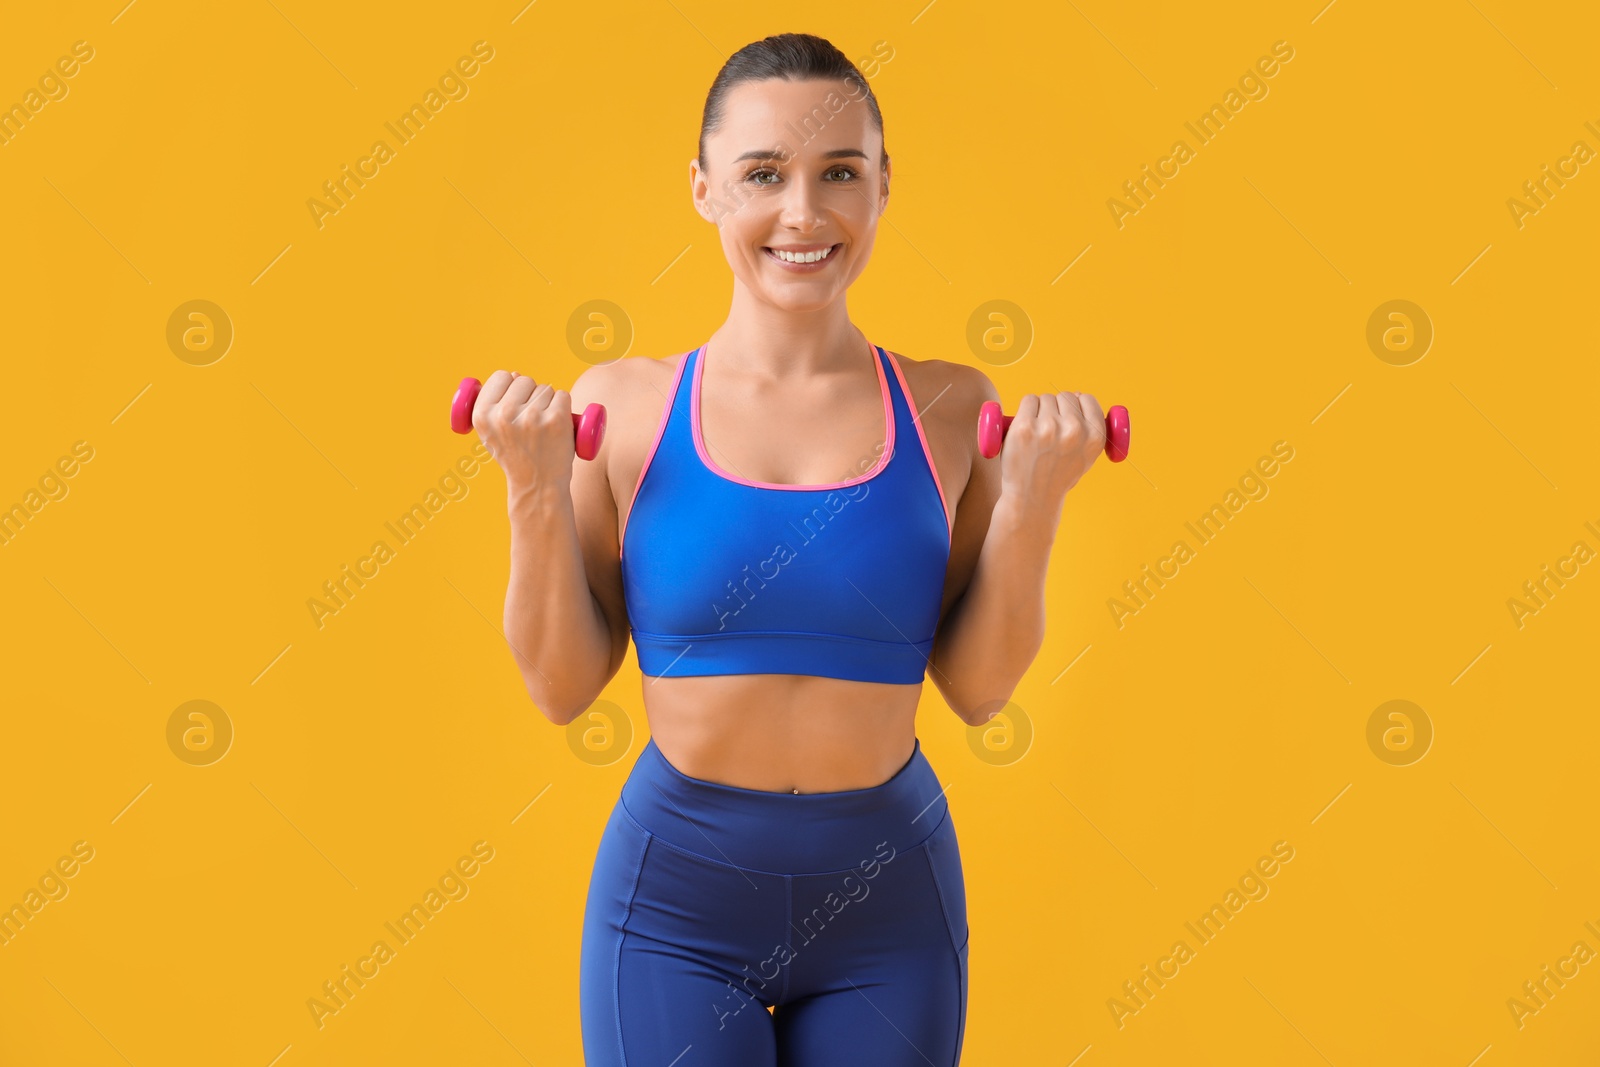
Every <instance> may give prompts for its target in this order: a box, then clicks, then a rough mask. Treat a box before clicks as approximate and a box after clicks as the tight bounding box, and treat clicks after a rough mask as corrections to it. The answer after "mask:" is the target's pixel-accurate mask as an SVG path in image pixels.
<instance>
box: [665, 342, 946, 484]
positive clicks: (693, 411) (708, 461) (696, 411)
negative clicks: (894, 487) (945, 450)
mask: <svg viewBox="0 0 1600 1067" xmlns="http://www.w3.org/2000/svg"><path fill="white" fill-rule="evenodd" d="M705 350H706V346H705V345H701V346H700V348H699V354H698V356H697V357H696V358H695V364H694V381H693V382H692V383H691V384H690V387H689V389H690V392H689V436H690V438H691V439H692V440H693V441H694V450H695V451H696V452H697V453H699V455H700V462H701V463H703V464H705V466H706V469H707V470H709V471H710V472H711V473H712V474H715V475H716V476H717V477H719V478H722V479H724V480H725V481H730V482H737V483H738V484H740V485H749V486H753V487H755V488H757V489H789V490H818V489H843V488H844V487H845V486H848V485H856V484H858V483H860V482H864V481H867V480H869V479H871V478H874V477H876V476H877V475H878V473H879V472H880V471H882V470H883V468H884V467H886V466H888V465H889V457H890V456H891V455H893V454H894V398H893V397H892V396H890V394H889V380H888V379H887V378H885V377H884V374H883V360H881V359H879V358H878V346H877V345H874V344H872V343H871V342H868V344H867V350H868V351H870V352H871V353H872V365H873V366H874V367H876V368H877V371H878V389H879V391H880V392H881V393H882V394H883V422H884V426H885V427H887V429H886V430H885V431H884V443H883V453H882V454H881V455H880V456H879V457H878V462H877V463H876V464H874V465H873V467H872V469H871V470H869V471H867V472H865V473H863V474H858V475H856V476H855V477H854V478H850V479H848V480H847V481H842V482H828V483H826V484H823V485H791V484H784V483H780V482H752V481H750V480H749V479H747V478H740V477H739V476H737V475H734V474H729V473H728V472H727V471H725V470H723V469H722V468H721V467H719V466H717V464H716V462H715V461H713V460H712V458H711V456H710V454H709V453H708V452H707V451H706V447H705V442H704V441H703V440H702V439H701V436H700V378H701V376H702V374H703V373H704V371H705V369H706V359H705ZM895 371H896V373H897V374H898V373H899V368H898V367H897V368H895ZM908 395H909V394H908ZM906 406H907V407H910V403H909V401H908V402H907V405H906ZM934 480H935V481H938V478H937V476H935V479H934ZM939 499H940V500H941V501H942V500H943V499H944V492H943V490H941V491H940V493H939Z"/></svg>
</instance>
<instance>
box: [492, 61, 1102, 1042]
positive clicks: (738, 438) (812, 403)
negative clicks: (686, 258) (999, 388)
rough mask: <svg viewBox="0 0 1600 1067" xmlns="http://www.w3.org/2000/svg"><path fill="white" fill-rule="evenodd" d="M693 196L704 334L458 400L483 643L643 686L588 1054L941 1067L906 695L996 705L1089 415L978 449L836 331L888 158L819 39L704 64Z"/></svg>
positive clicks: (932, 914)
mask: <svg viewBox="0 0 1600 1067" xmlns="http://www.w3.org/2000/svg"><path fill="white" fill-rule="evenodd" d="M797 130H801V131H804V133H805V136H806V137H807V139H806V140H805V142H804V143H803V144H795V143H793V142H794V141H795V137H796V131H797ZM690 182H691V190H692V193H693V197H694V203H695V207H696V209H697V210H698V211H699V212H700V213H701V215H702V216H703V217H705V218H706V219H707V220H708V221H710V222H713V223H715V225H716V226H717V228H718V230H719V232H720V235H721V240H722V249H723V253H724V255H726V257H727V259H728V263H729V265H730V266H731V267H732V268H733V274H734V284H733V301H732V306H731V308H730V309H729V312H728V318H727V321H726V322H724V323H723V324H722V326H721V328H720V329H718V330H717V331H716V332H715V333H713V334H712V335H711V336H710V337H709V338H708V340H707V342H706V343H705V344H704V345H701V346H700V347H698V348H696V349H695V350H693V351H690V352H685V353H682V354H680V355H677V356H673V357H671V358H668V359H661V360H656V359H645V358H635V359H625V360H618V361H615V362H613V363H610V364H607V365H604V366H599V367H593V368H591V369H589V370H587V371H585V372H584V373H583V374H582V376H580V377H579V378H578V380H577V382H576V383H575V384H574V385H573V388H572V391H571V394H570V395H569V394H568V393H565V392H563V391H561V390H559V389H553V388H552V387H551V386H549V385H539V384H537V383H535V382H534V381H533V380H531V379H529V378H526V377H518V376H516V375H513V374H511V373H509V372H506V371H497V372H496V373H495V374H494V375H492V376H491V377H490V378H489V379H488V381H487V382H486V383H485V386H484V389H483V392H482V394H481V395H480V397H479V399H478V401H477V404H476V406H475V409H474V411H473V425H474V426H476V427H477V428H478V430H479V432H480V434H481V435H482V436H483V438H484V441H485V443H486V445H487V446H488V448H489V450H490V452H491V453H492V454H493V456H494V458H495V460H496V461H497V462H498V463H499V464H500V466H501V467H502V468H503V470H504V471H505V475H506V481H507V485H508V495H509V507H510V512H511V522H512V562H511V578H510V587H509V589H508V591H507V597H506V612H505V624H506V637H507V640H508V643H509V644H510V645H511V647H512V648H513V650H514V651H515V652H516V653H517V661H518V665H519V668H520V669H521V671H522V673H523V678H524V681H525V683H526V685H527V689H528V693H529V695H530V696H531V697H532V699H533V701H534V703H535V704H537V705H538V707H539V708H540V709H541V710H542V711H543V712H544V714H545V715H546V716H547V717H548V718H549V719H550V720H551V721H552V722H554V723H556V724H557V725H565V724H566V723H568V722H570V721H572V720H573V719H574V718H576V717H577V716H578V715H579V714H581V713H582V712H583V710H584V709H585V708H586V707H588V706H589V704H590V703H591V702H592V701H593V700H594V699H595V698H596V697H597V696H598V695H599V693H600V692H601V690H602V688H603V687H604V686H605V685H606V683H607V682H608V681H609V680H610V679H611V678H612V677H613V676H614V675H615V674H616V672H617V670H618V668H619V667H621V665H622V662H623V657H624V654H625V653H626V651H627V646H628V640H629V635H630V632H631V634H632V637H633V639H634V642H635V644H636V645H637V648H638V656H639V664H640V668H641V670H642V672H643V674H644V675H645V676H646V679H647V680H646V684H645V685H644V686H643V690H644V704H645V712H646V716H647V718H648V719H649V728H650V734H651V739H650V741H649V742H648V743H647V744H646V745H645V747H644V750H643V751H642V753H641V754H640V756H639V758H638V761H637V762H636V763H635V765H634V767H633V769H632V772H631V773H630V775H629V777H628V779H627V782H626V784H625V785H624V786H623V789H622V795H621V797H620V798H619V800H618V803H617V805H616V807H615V808H614V809H613V811H612V814H611V819H610V822H609V823H608V825H607V826H606V829H605V832H604V835H603V836H602V838H601V841H600V846H599V852H598V856H597V858H596V862H595V868H594V873H593V877H592V881H591V884H590V890H589V897H588V903H587V906H586V909H585V913H584V928H583V947H582V954H581V962H580V969H579V970H580V974H579V999H580V1006H581V1018H582V1028H583V1045H584V1052H585V1056H586V1060H587V1063H588V1065H589V1067H623V1065H627V1067H643V1065H646V1064H649V1065H659V1067H667V1065H668V1064H673V1063H681V1064H682V1065H683V1067H688V1065H690V1064H693V1065H696V1067H700V1065H730V1067H732V1065H737V1067H752V1065H761V1064H768V1065H773V1064H785V1065H792V1067H806V1065H822V1064H827V1065H829V1067H838V1065H841V1064H856V1063H861V1064H873V1065H875V1067H892V1065H897V1064H908V1065H909V1064H917V1065H925V1064H929V1063H932V1064H936V1065H939V1067H944V1065H946V1064H952V1065H953V1064H956V1063H957V1062H958V1060H959V1057H960V1051H961V1044H962V1036H963V1030H964V1023H965V1016H966V1001H967V995H966V994H967V949H968V946H967V918H966V894H965V887H964V881H963V875H962V870H961V858H960V853H959V850H958V848H957V844H956V836H955V827H954V824H953V822H952V821H951V818H950V815H949V812H948V810H947V805H946V802H945V798H944V794H943V789H942V788H941V786H940V784H939V781H938V779H937V777H936V776H935V774H934V771H933V769H932V767H931V766H930V765H929V763H928V761H927V759H926V758H925V757H924V756H923V755H922V751H921V744H920V742H919V741H918V739H917V737H916V733H915V717H916V709H917V701H918V697H919V695H920V693H921V689H922V680H923V677H924V675H925V674H929V675H931V676H932V678H933V680H934V684H935V685H936V686H937V687H938V689H939V692H940V693H941V695H942V696H943V697H944V698H945V700H946V702H947V703H948V704H949V706H950V707H951V708H952V709H953V710H954V711H955V712H956V714H957V715H958V716H960V717H961V718H962V719H963V720H964V721H965V722H967V723H968V724H970V725H980V724H982V723H983V722H985V721H987V720H988V719H989V718H990V717H991V716H992V715H993V714H994V713H995V712H996V711H997V710H998V709H999V708H1000V707H1001V706H1003V705H1004V703H1005V702H1006V700H1007V699H1008V698H1009V697H1010V695H1011V693H1012V691H1013V690H1014V688H1015V686H1016V684H1017V682H1018V681H1019V680H1020V679H1021V677H1022V675H1023V673H1024V672H1025V671H1026V670H1027V669H1028V667H1029V665H1030V664H1031V663H1032V661H1033V657H1034V655H1035V654H1036V653H1037V652H1038V650H1039V646H1040V644H1041V642H1042V640H1043V635H1044V624H1045V612H1044V580H1043V579H1044V574H1045V567H1046V563H1047V560H1048V556H1049V550H1050V545H1051V542H1052V541H1053V540H1054V537H1055V530H1056V525H1057V522H1058V520H1059V517H1060V513H1061V507H1062V503H1063V499H1064V497H1065V495H1066V493H1067V492H1068V490H1070V489H1071V488H1072V487H1073V486H1074V485H1075V484H1076V483H1077V482H1078V480H1079V479H1080V478H1081V477H1082V476H1083V474H1084V473H1085V472H1086V471H1087V470H1088V468H1089V467H1090V465H1091V464H1093V462H1094V461H1095V459H1096V458H1097V457H1098V456H1099V454H1100V452H1101V451H1102V449H1103V448H1104V445H1105V420H1104V415H1103V414H1102V412H1101V410H1100V407H1099V405H1098V404H1097V403H1096V401H1095V399H1094V398H1093V397H1092V396H1089V395H1088V394H1079V393H1059V394H1046V395H1042V396H1026V397H1023V398H1022V400H1021V402H1020V403H1019V404H1018V407H1017V412H1016V417H1015V421H1014V422H1013V424H1012V426H1011V429H1010V431H1009V433H1008V435H1007V440H1006V445H1005V449H1004V451H1003V453H1002V455H1001V456H1000V457H999V459H998V460H985V459H983V458H982V457H981V456H980V455H979V453H978V451H977V440H976V433H975V427H976V424H977V416H978V408H979V406H980V405H981V404H982V403H983V402H984V401H985V400H991V399H998V394H997V393H996V391H995V389H994V386H993V385H992V384H991V383H990V382H989V380H988V378H987V377H985V376H984V375H983V374H982V373H981V372H979V371H977V370H975V369H973V368H971V367H967V366H965V365H962V364H958V363H948V362H944V361H941V360H927V361H918V360H912V359H908V358H906V357H903V356H899V355H896V354H894V353H891V352H887V351H886V350H884V349H882V348H879V347H877V346H875V345H872V344H870V343H869V342H868V339H867V338H866V336H865V335H864V334H863V333H862V332H861V330H860V329H858V328H857V327H856V326H855V325H854V324H853V323H852V322H851V321H850V318H849V314H848V312H847V309H846V306H845V294H846V290H848V288H849V286H850V283H851V282H853V281H854V280H855V279H856V277H857V276H859V275H860V274H861V272H862V270H863V269H865V267H866V265H867V259H868V257H869V256H870V254H871V252H872V245H873V241H874V238H875V237H876V233H877V220H878V216H879V215H881V214H882V213H883V211H884V209H885V207H886V206H887V204H888V197H889V157H888V155H887V153H886V152H885V151H884V147H883V121H882V117H881V115H880V113H879V110H878V104H877V101H876V99H875V98H874V97H873V94H872V92H871V90H870V89H869V88H868V87H867V84H866V82H865V80H864V79H863V78H862V76H861V74H860V72H859V71H858V70H857V69H856V67H855V66H854V65H853V64H852V63H851V62H850V61H849V60H848V59H847V58H845V56H844V55H842V54H841V53H840V52H839V51H838V49H836V48H834V47H833V45H831V44H829V43H828V42H827V41H825V40H822V39H820V38H817V37H813V36H810V35H806V34H782V35H779V36H776V37H768V38H766V39H765V40H762V41H758V42H756V43H754V44H751V45H748V46H746V47H745V48H742V49H740V50H739V51H738V52H737V53H735V54H734V55H733V57H732V58H730V59H729V60H728V62H727V64H726V65H725V66H724V67H723V68H722V70H721V72H720V73H719V74H718V75H717V78H716V81H715V82H714V84H713V85H712V88H711V91H710V94H709V96H708V98H707V100H706V106H705V114H704V122H703V127H702V131H701V136H700V153H699V156H698V158H696V159H695V160H693V161H692V162H691V164H690ZM594 401H598V402H600V403H603V404H604V405H605V406H606V408H607V411H608V415H609V426H608V430H607V436H606V438H605V442H604V446H603V447H602V448H601V450H600V453H599V455H598V457H597V458H596V459H595V460H593V461H592V462H585V463H577V464H574V462H573V435H572V422H571V412H572V410H573V408H574V407H577V408H579V409H581V408H582V407H584V406H585V405H587V404H589V403H590V402H594ZM679 1057H682V1058H681V1059H679Z"/></svg>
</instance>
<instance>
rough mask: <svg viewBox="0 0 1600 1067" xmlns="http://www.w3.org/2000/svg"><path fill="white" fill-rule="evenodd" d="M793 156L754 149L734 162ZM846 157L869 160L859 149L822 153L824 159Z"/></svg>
mask: <svg viewBox="0 0 1600 1067" xmlns="http://www.w3.org/2000/svg"><path fill="white" fill-rule="evenodd" d="M792 154H793V153H787V154H786V153H784V152H781V151H779V150H778V149H776V148H754V149H751V150H750V151H748V152H746V153H745V154H744V155H742V156H735V157H734V160H733V161H734V162H735V163H742V162H744V161H745V160H747V159H763V160H765V159H777V160H782V159H785V158H787V156H788V155H792ZM846 156H860V157H861V158H862V159H866V158H867V154H866V153H865V152H863V151H862V150H861V149H859V148H835V149H833V150H832V151H828V152H824V153H822V158H823V159H842V158H844V157H846Z"/></svg>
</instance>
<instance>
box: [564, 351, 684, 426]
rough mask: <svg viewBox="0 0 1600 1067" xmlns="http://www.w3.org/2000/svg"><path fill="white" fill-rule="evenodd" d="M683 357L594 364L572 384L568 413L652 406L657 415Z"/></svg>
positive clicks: (617, 360) (677, 355) (628, 358)
mask: <svg viewBox="0 0 1600 1067" xmlns="http://www.w3.org/2000/svg"><path fill="white" fill-rule="evenodd" d="M685 354H686V353H682V352H679V353H677V354H675V355H671V356H661V357H659V358H657V357H652V356H628V357H626V358H623V359H613V360H611V361H609V362H606V363H596V364H594V365H593V366H591V367H589V368H588V369H586V370H585V371H584V372H583V373H582V374H580V375H578V377H577V380H576V381H574V382H573V383H572V389H571V393H572V410H573V411H582V410H583V409H584V408H585V407H587V406H588V405H590V404H604V405H605V406H606V410H607V412H608V413H609V412H611V411H613V410H615V409H625V410H630V411H632V410H636V409H637V408H638V407H639V406H640V405H642V406H644V407H650V406H652V403H653V405H654V407H655V408H656V410H657V411H658V412H659V411H660V409H661V407H662V406H663V405H664V403H665V398H666V394H667V390H668V387H669V386H670V385H671V384H672V379H673V377H674V376H675V375H676V374H677V372H678V366H679V364H680V363H682V361H683V358H684V356H685ZM651 398H654V401H653V402H652V399H651ZM619 413H620V412H619Z"/></svg>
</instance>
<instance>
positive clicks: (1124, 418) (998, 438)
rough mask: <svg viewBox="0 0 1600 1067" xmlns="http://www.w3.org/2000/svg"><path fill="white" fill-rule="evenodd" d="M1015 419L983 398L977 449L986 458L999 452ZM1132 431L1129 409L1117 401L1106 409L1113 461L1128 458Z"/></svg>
mask: <svg viewBox="0 0 1600 1067" xmlns="http://www.w3.org/2000/svg"><path fill="white" fill-rule="evenodd" d="M1014 418H1016V416H1015V415H1002V414H1001V413H1000V405H999V404H997V403H995V402H994V401H993V400H986V401H984V404H983V406H982V407H981V408H979V409H978V450H979V451H980V452H982V453H983V457H984V458H985V459H993V458H994V457H996V456H998V455H999V454H1000V446H1001V444H1002V443H1003V442H1004V441H1005V436H1006V431H1007V430H1009V429H1011V420H1012V419H1014ZM1130 432H1131V431H1130V428H1129V426H1128V409H1127V408H1125V407H1123V406H1122V405H1121V404H1118V405H1116V406H1115V407H1113V408H1112V409H1111V410H1110V411H1108V412H1106V458H1107V459H1109V460H1110V461H1111V462H1113V463H1121V462H1122V461H1123V460H1125V459H1127V458H1128V440H1129V435H1130Z"/></svg>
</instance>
